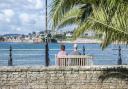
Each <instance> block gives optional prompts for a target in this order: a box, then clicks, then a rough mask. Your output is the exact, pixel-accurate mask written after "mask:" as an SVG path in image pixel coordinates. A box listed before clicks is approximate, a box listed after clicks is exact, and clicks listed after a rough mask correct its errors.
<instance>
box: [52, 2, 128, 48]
mask: <svg viewBox="0 0 128 89" xmlns="http://www.w3.org/2000/svg"><path fill="white" fill-rule="evenodd" d="M51 16H52V17H51V18H52V19H53V27H54V29H55V28H56V29H59V28H62V27H64V26H66V25H69V24H76V25H77V29H76V30H75V35H74V37H78V36H80V35H81V34H82V33H83V32H84V31H86V30H89V29H91V30H95V31H96V32H102V33H104V34H105V38H104V41H103V43H102V47H103V48H104V47H106V46H107V45H109V44H110V43H112V42H125V43H128V24H127V23H128V18H127V17H128V1H127V0H53V5H52V10H51Z"/></svg>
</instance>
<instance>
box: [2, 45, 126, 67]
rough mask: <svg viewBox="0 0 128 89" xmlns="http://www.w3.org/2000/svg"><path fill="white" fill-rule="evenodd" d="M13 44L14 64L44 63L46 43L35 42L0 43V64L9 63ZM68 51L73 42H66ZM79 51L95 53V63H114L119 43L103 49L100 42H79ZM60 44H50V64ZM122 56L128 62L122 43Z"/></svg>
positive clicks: (70, 49) (124, 62) (53, 62)
mask: <svg viewBox="0 0 128 89" xmlns="http://www.w3.org/2000/svg"><path fill="white" fill-rule="evenodd" d="M10 45H11V46H12V48H13V50H12V58H13V65H44V62H45V60H44V59H45V57H44V55H45V54H44V44H34V43H0V65H7V64H8V59H9V47H10ZM65 46H66V51H67V52H68V53H70V52H71V51H72V47H73V44H69V43H68V44H65ZM78 46H79V47H78V48H79V51H80V52H81V53H83V50H82V48H83V46H84V47H85V54H89V55H93V57H94V58H93V62H94V64H95V65H108V64H109V65H113V64H117V60H118V50H117V49H118V45H110V46H108V47H107V48H106V49H104V50H102V49H101V47H100V44H78ZM59 48H60V44H57V43H54V44H53V43H50V44H49V58H50V64H51V65H54V64H55V54H57V53H58V51H59ZM121 49H122V50H121V54H122V55H121V57H122V59H123V64H128V56H127V53H128V47H126V46H125V45H121Z"/></svg>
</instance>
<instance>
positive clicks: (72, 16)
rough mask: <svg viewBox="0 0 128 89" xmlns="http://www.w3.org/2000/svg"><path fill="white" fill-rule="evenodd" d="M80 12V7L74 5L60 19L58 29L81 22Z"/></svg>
mask: <svg viewBox="0 0 128 89" xmlns="http://www.w3.org/2000/svg"><path fill="white" fill-rule="evenodd" d="M79 14H80V8H79V7H73V8H72V9H70V10H69V11H68V12H67V13H65V15H64V16H63V17H62V19H61V20H60V22H59V24H58V26H57V28H56V29H57V30H58V29H60V28H63V27H65V26H66V25H70V24H71V25H72V24H79V19H78V16H79Z"/></svg>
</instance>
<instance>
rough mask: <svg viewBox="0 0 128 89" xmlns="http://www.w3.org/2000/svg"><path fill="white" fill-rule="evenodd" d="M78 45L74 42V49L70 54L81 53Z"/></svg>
mask: <svg viewBox="0 0 128 89" xmlns="http://www.w3.org/2000/svg"><path fill="white" fill-rule="evenodd" d="M77 48H78V45H77V44H74V46H73V51H72V52H71V53H70V55H81V53H80V52H79V51H78V50H77Z"/></svg>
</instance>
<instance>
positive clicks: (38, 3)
mask: <svg viewBox="0 0 128 89" xmlns="http://www.w3.org/2000/svg"><path fill="white" fill-rule="evenodd" d="M43 6H44V5H43V2H42V1H41V0H36V5H35V8H36V9H41V8H43Z"/></svg>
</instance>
